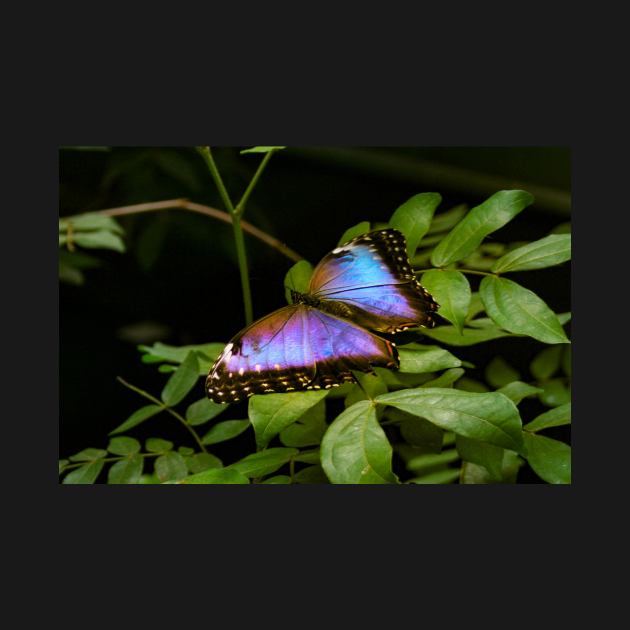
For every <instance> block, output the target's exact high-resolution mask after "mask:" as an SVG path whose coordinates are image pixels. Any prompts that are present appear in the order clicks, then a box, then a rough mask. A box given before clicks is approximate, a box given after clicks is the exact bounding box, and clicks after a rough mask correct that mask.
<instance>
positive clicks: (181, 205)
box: [94, 199, 303, 262]
mask: <svg viewBox="0 0 630 630" xmlns="http://www.w3.org/2000/svg"><path fill="white" fill-rule="evenodd" d="M157 210H188V211H190V212H198V213H199V214H205V215H206V216H208V217H212V218H213V219H217V220H219V221H223V223H230V224H231V223H232V217H231V216H230V215H229V214H228V213H227V212H223V211H222V210H217V209H216V208H211V207H210V206H203V205H201V204H200V203H194V202H192V201H188V199H168V200H166V201H153V202H149V203H138V204H135V205H133V206H121V207H119V208H108V209H106V210H95V211H94V213H95V214H102V215H104V216H108V217H120V216H124V215H127V214H138V213H140V212H155V211H157ZM241 226H242V228H243V230H245V232H247V233H248V234H251V235H252V236H254V237H256V238H257V239H258V240H260V241H262V242H263V243H266V244H267V245H269V246H270V247H273V248H274V249H275V250H277V251H278V252H280V253H281V254H282V255H283V256H286V257H287V258H288V259H289V260H292V261H293V262H298V261H300V260H302V259H303V256H300V254H298V253H297V252H295V251H293V250H292V249H291V248H290V247H287V246H286V245H285V244H284V243H282V242H281V241H279V240H278V239H277V238H275V237H273V236H271V235H270V234H267V233H266V232H263V231H262V230H260V229H259V228H257V227H256V226H255V225H252V224H251V223H248V222H247V221H243V220H241Z"/></svg>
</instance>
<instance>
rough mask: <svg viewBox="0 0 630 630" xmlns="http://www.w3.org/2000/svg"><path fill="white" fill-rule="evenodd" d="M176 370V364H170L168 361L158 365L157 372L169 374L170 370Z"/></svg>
mask: <svg viewBox="0 0 630 630" xmlns="http://www.w3.org/2000/svg"><path fill="white" fill-rule="evenodd" d="M175 370H177V366H176V365H171V364H170V363H163V364H162V365H160V366H159V367H158V372H161V373H162V374H171V372H175Z"/></svg>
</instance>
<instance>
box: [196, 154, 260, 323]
mask: <svg viewBox="0 0 630 630" xmlns="http://www.w3.org/2000/svg"><path fill="white" fill-rule="evenodd" d="M198 151H199V152H200V153H201V155H202V157H203V159H204V160H205V162H206V164H207V166H208V169H209V170H210V174H211V175H212V179H214V183H215V184H216V185H217V188H218V189H219V194H220V195H221V198H222V199H223V203H224V204H225V207H226V208H227V209H228V211H229V213H230V215H231V216H232V230H233V232H234V244H235V245H236V258H237V260H238V268H239V271H240V274H241V288H242V291H243V306H244V308H245V323H246V325H247V326H249V325H250V324H251V323H252V322H253V321H254V309H253V307H252V291H251V287H250V284H249V273H248V270H247V251H246V249H245V239H244V238H243V229H242V227H241V214H242V209H240V208H237V209H235V208H234V205H233V204H232V200H231V199H230V196H229V195H228V192H227V190H226V189H225V186H224V185H223V180H222V179H221V175H220V174H219V169H218V168H217V165H216V164H215V162H214V158H213V157H212V151H211V150H210V147H198ZM263 162H264V160H263ZM258 170H259V171H260V167H259V169H258ZM250 189H251V183H250V186H249V187H248V190H249V192H251V190H250ZM246 195H247V196H249V193H248V192H247V191H246ZM244 196H245V195H244ZM242 201H243V200H242V199H241V204H242ZM245 201H247V198H246V199H245Z"/></svg>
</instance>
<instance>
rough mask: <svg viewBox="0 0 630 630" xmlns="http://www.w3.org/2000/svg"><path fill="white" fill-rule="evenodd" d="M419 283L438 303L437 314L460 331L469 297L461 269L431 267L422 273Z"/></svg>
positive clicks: (466, 283) (468, 287)
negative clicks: (449, 269)
mask: <svg viewBox="0 0 630 630" xmlns="http://www.w3.org/2000/svg"><path fill="white" fill-rule="evenodd" d="M420 284H422V286H423V287H424V288H425V289H426V290H427V291H428V292H429V293H430V294H431V295H432V296H433V298H434V299H435V300H436V302H437V303H438V304H439V305H440V309H439V314H440V315H441V316H442V317H444V319H447V320H448V321H449V322H451V324H454V325H455V327H456V328H457V330H459V331H460V332H461V330H462V328H463V326H464V322H465V320H466V316H467V315H468V309H469V308H470V299H471V291H470V284H469V282H468V280H467V278H466V276H465V275H464V274H463V273H462V272H461V271H448V270H442V269H432V270H431V271H426V272H425V273H424V274H423V275H422V280H421V282H420Z"/></svg>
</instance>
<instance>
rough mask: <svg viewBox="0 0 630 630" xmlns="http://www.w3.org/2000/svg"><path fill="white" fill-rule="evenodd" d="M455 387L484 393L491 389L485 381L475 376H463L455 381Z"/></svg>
mask: <svg viewBox="0 0 630 630" xmlns="http://www.w3.org/2000/svg"><path fill="white" fill-rule="evenodd" d="M455 387H456V388H457V389H461V390H463V391H465V392H476V393H484V392H489V391H490V388H489V387H488V386H487V385H486V384H485V383H482V382H481V381H478V380H477V379H475V378H470V377H469V376H462V377H461V378H460V379H459V380H458V381H457V383H455ZM508 398H509V396H508Z"/></svg>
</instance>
